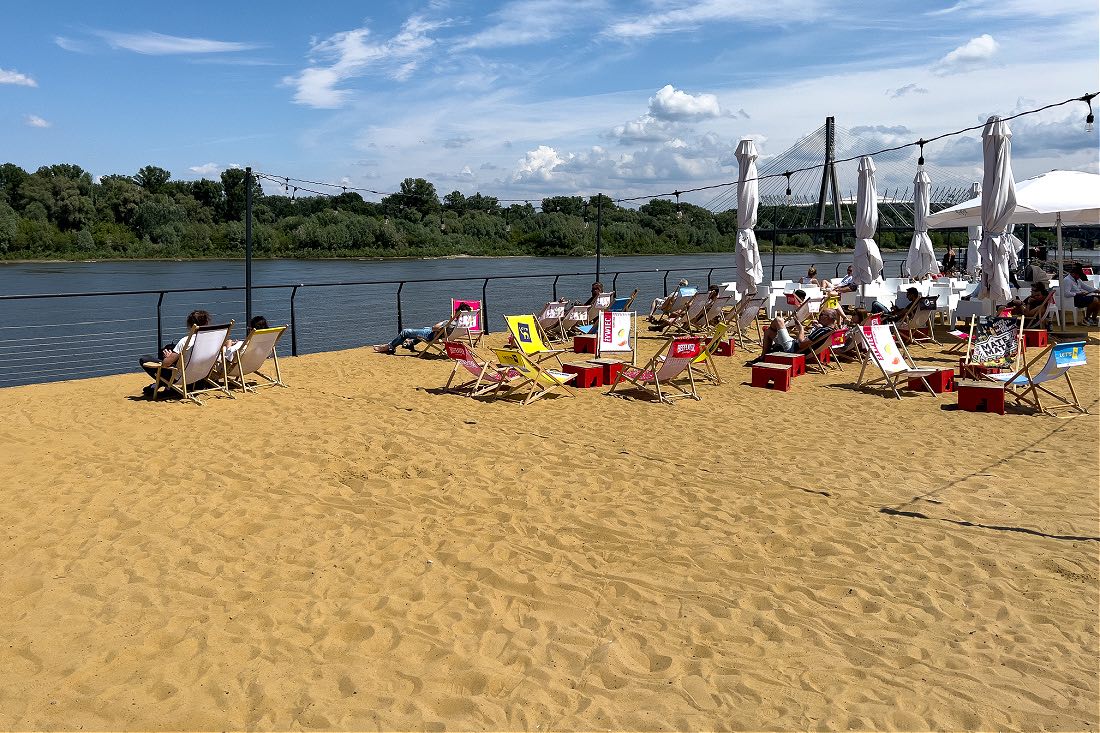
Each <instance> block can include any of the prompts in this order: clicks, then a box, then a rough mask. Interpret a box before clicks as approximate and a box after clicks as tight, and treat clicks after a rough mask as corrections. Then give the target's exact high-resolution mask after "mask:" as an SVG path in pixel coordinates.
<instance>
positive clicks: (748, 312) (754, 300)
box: [727, 297, 765, 351]
mask: <svg viewBox="0 0 1100 733" xmlns="http://www.w3.org/2000/svg"><path fill="white" fill-rule="evenodd" d="M764 301H765V299H764V298H762V297H745V298H742V299H741V302H740V303H738V304H737V307H736V308H734V310H733V311H732V312H731V314H730V319H729V320H728V321H727V323H729V324H731V326H732V330H733V338H734V341H735V342H736V343H737V345H738V346H739V347H740V348H742V349H744V350H746V351H748V350H752V349H758V348H760V346H761V343H762V340H763V335H762V334H761V333H760V321H759V318H760V309H761V308H762V307H764ZM754 328H755V330H756V335H755V337H754V336H753V334H752V331H753V329H754Z"/></svg>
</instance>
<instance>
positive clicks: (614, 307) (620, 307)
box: [577, 288, 638, 334]
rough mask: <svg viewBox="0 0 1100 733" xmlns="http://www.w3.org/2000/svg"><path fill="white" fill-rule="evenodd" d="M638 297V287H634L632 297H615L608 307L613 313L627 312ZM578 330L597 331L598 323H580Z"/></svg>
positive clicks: (582, 331)
mask: <svg viewBox="0 0 1100 733" xmlns="http://www.w3.org/2000/svg"><path fill="white" fill-rule="evenodd" d="M637 297H638V289H637V288H634V292H633V293H631V294H630V297H628V298H615V300H613V301H611V307H610V308H608V310H609V311H611V312H612V313H625V312H626V311H628V310H630V306H631V305H633V304H634V299H635V298H637ZM577 330H578V331H580V332H581V333H585V334H590V333H593V332H595V330H596V324H595V323H587V324H584V325H580V326H577Z"/></svg>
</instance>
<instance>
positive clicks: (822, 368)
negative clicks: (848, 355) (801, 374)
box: [806, 328, 848, 374]
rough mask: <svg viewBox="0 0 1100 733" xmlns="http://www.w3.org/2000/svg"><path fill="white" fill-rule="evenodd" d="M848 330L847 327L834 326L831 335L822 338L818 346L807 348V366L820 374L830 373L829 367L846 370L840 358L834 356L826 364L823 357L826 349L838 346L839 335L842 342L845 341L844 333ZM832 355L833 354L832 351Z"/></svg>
mask: <svg viewBox="0 0 1100 733" xmlns="http://www.w3.org/2000/svg"><path fill="white" fill-rule="evenodd" d="M847 332H848V329H846V328H834V329H833V330H832V331H831V332H830V333H829V337H828V338H825V339H822V341H821V344H819V345H818V346H816V347H813V348H809V349H807V350H806V367H807V368H808V369H813V370H814V371H816V372H817V373H818V374H828V373H829V369H836V370H837V371H838V372H842V371H844V369H843V368H841V366H840V360H839V359H837V358H835V357H833V358H830V359H829V363H828V364H825V362H824V361H822V359H821V357H822V356H823V355H824V353H825V350H826V349H832V348H833V347H834V346H837V339H838V337H839V339H840V343H843V342H844V335H845V334H846V333H847ZM830 356H832V354H831V353H830Z"/></svg>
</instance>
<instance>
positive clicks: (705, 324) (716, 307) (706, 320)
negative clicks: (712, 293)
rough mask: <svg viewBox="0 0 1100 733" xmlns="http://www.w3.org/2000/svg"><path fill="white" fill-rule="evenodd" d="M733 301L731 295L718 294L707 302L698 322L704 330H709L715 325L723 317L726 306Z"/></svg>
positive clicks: (720, 321)
mask: <svg viewBox="0 0 1100 733" xmlns="http://www.w3.org/2000/svg"><path fill="white" fill-rule="evenodd" d="M732 301H733V296H732V295H719V296H718V297H717V298H715V299H714V300H712V301H710V302H709V303H707V307H706V309H704V310H703V318H702V320H701V321H700V322H699V324H698V325H699V326H701V327H702V328H703V329H705V330H710V329H712V328H714V327H715V326H717V325H718V324H719V323H722V321H723V320H724V318H725V314H726V308H728V307H729V306H730V304H731V302H732Z"/></svg>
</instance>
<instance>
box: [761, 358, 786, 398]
mask: <svg viewBox="0 0 1100 733" xmlns="http://www.w3.org/2000/svg"><path fill="white" fill-rule="evenodd" d="M751 384H752V386H753V387H763V388H764V389H777V390H779V391H780V392H790V391H791V367H790V365H788V364H767V363H765V364H760V363H757V364H753V365H752V382H751Z"/></svg>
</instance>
